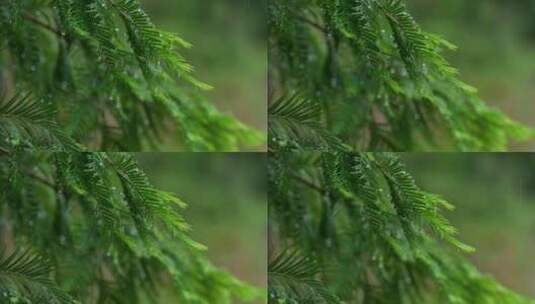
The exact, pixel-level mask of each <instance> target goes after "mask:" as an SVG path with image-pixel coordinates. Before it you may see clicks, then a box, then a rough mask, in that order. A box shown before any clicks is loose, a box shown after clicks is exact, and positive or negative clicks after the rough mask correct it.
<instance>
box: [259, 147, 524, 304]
mask: <svg viewBox="0 0 535 304" xmlns="http://www.w3.org/2000/svg"><path fill="white" fill-rule="evenodd" d="M268 170H269V171H268V173H269V198H270V201H269V219H270V225H271V227H272V230H271V231H270V234H271V236H270V239H271V240H272V246H271V248H270V252H272V254H271V256H274V254H273V252H281V251H282V252H283V254H281V255H279V256H277V257H273V258H272V262H270V270H269V271H270V286H269V295H270V300H271V301H272V302H273V303H333V302H334V303H456V304H464V303H466V304H493V303H511V304H513V303H534V302H533V301H531V300H529V299H526V298H524V297H522V296H520V295H518V294H516V293H514V292H512V291H510V290H508V289H507V288H505V287H503V286H501V285H500V284H499V283H497V282H496V281H495V280H494V279H492V278H491V277H489V276H486V275H483V274H481V273H480V272H478V271H477V269H476V268H475V267H474V266H472V265H471V264H470V263H469V262H468V261H467V260H466V259H465V258H464V257H462V256H461V255H460V254H459V253H458V252H470V251H473V248H472V247H470V246H468V245H466V244H464V243H462V242H461V241H460V240H459V239H458V238H457V236H456V233H457V232H456V230H455V228H454V227H453V226H452V225H451V224H450V223H449V221H448V220H447V219H446V218H445V217H444V215H443V214H442V212H443V210H451V209H452V208H453V205H451V204H449V203H448V202H446V201H445V200H444V199H442V198H440V197H439V196H437V195H435V194H432V193H428V192H426V191H424V190H422V189H420V188H419V187H418V186H417V184H416V182H415V181H414V179H413V178H412V177H411V175H410V174H409V173H408V172H407V170H406V168H405V167H404V165H403V164H402V163H401V161H400V160H399V158H398V157H397V156H396V155H394V154H388V153H375V154H374V153H354V154H353V153H337V154H331V153H325V152H324V153H298V154H295V153H293V154H292V153H278V154H276V155H272V156H271V158H270V161H269V166H268ZM285 252H286V253H285ZM288 252H290V253H289V254H288ZM292 252H293V253H292ZM281 269H282V270H281ZM299 299H307V301H308V302H307V301H304V302H301V301H300V300H299Z"/></svg>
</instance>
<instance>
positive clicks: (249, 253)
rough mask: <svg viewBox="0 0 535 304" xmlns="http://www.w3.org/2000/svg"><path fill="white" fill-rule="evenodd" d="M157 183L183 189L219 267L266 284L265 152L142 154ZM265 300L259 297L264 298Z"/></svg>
mask: <svg viewBox="0 0 535 304" xmlns="http://www.w3.org/2000/svg"><path fill="white" fill-rule="evenodd" d="M137 156H138V159H139V161H140V165H141V167H143V169H144V170H145V171H146V172H147V174H149V175H150V176H151V180H152V182H153V183H154V184H155V185H157V186H158V187H160V188H161V189H164V190H166V191H171V192H174V193H178V194H179V195H180V197H181V199H183V200H184V201H187V202H188V208H187V209H186V210H185V211H184V212H183V213H184V216H185V217H186V218H187V219H188V221H189V223H190V224H191V226H192V227H193V231H192V232H191V236H192V237H194V238H195V239H196V240H198V241H199V242H201V243H203V244H204V245H206V246H208V251H207V252H206V254H207V256H208V257H209V258H210V260H211V261H212V262H213V263H214V264H215V265H217V266H219V267H222V268H224V269H227V270H228V271H230V272H231V273H232V274H233V275H235V276H237V277H238V278H239V279H241V280H243V281H245V282H248V283H250V284H253V285H256V286H258V287H261V288H265V287H266V284H267V282H266V279H267V273H266V261H267V245H266V243H267V197H266V193H267V189H266V173H265V171H266V155H265V154H262V153H238V154H228V153H227V154H225V153H141V154H137ZM259 303H260V302H259Z"/></svg>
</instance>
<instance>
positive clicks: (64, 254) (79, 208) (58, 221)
mask: <svg viewBox="0 0 535 304" xmlns="http://www.w3.org/2000/svg"><path fill="white" fill-rule="evenodd" d="M0 185H1V190H0V193H1V195H0V219H1V223H4V224H3V225H2V226H1V227H0V228H1V229H0V235H1V236H2V243H3V244H1V246H2V247H5V246H7V247H8V248H10V247H15V248H28V247H32V248H35V250H37V251H38V252H40V253H42V254H43V255H44V256H47V257H48V259H44V258H39V257H37V256H35V255H33V254H32V253H22V254H21V253H17V254H14V255H12V256H11V257H7V258H5V259H3V260H2V261H3V262H0V290H4V291H7V293H8V294H9V295H10V296H12V295H15V296H18V297H21V298H27V299H30V303H41V302H39V301H37V300H34V299H35V297H43V296H44V297H47V298H50V299H51V302H48V301H47V303H56V302H58V303H65V301H67V300H66V299H68V297H67V296H64V297H60V296H61V295H64V294H68V295H70V296H71V297H72V298H73V299H77V300H79V301H81V302H82V303H146V302H147V301H149V303H161V300H158V299H159V293H161V292H162V291H163V290H162V286H172V288H171V289H172V290H173V292H174V297H175V298H176V299H177V300H179V301H180V302H181V303H182V302H183V303H199V304H203V303H215V302H217V303H231V302H232V301H233V300H236V299H241V300H248V299H252V298H255V297H256V296H258V291H257V290H256V289H254V288H252V287H249V286H248V285H246V284H244V283H242V282H240V281H238V280H237V279H236V278H234V277H233V276H231V275H230V274H228V273H225V272H223V271H222V270H219V269H218V268H216V267H215V266H213V265H212V264H211V263H210V262H209V261H208V260H207V259H206V258H205V257H204V255H203V250H204V249H205V248H204V246H203V245H201V244H199V243H197V242H195V241H193V240H192V239H190V238H189V237H188V230H189V226H188V224H187V223H186V221H185V220H184V219H183V218H182V216H181V214H180V209H181V208H184V207H185V204H184V203H183V202H182V201H181V200H180V199H179V198H177V197H176V196H175V195H174V194H171V193H168V192H164V191H161V190H159V189H157V188H155V187H154V186H152V185H151V183H150V182H149V180H148V177H147V176H146V175H145V173H144V172H143V171H142V170H141V169H140V168H139V167H138V165H137V163H136V161H135V160H134V158H133V156H132V155H129V154H119V153H117V154H113V153H68V152H56V153H14V154H8V155H5V156H2V157H0ZM52 269H54V271H53V273H52ZM53 282H57V287H56V285H54V283H53ZM0 294H1V293H0ZM215 299H217V301H216V300H215ZM53 300H54V301H56V302H53ZM2 303H3V302H2Z"/></svg>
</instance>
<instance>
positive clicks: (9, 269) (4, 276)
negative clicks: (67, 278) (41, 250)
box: [0, 250, 73, 303]
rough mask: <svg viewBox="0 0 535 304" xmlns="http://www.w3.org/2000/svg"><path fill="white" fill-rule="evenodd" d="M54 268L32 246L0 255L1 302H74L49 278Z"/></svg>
mask: <svg viewBox="0 0 535 304" xmlns="http://www.w3.org/2000/svg"><path fill="white" fill-rule="evenodd" d="M51 272H52V263H51V262H50V261H49V260H47V259H45V258H43V257H41V256H39V255H37V254H34V253H32V252H30V251H29V250H26V251H20V252H13V253H12V254H11V255H9V256H4V255H0V297H3V299H2V303H5V302H7V303H21V302H23V303H43V302H46V303H73V301H72V300H71V299H70V298H69V297H68V296H67V295H66V294H65V293H63V292H62V291H61V290H60V289H59V288H58V287H57V286H56V285H55V284H54V282H53V281H52V280H51V279H50V273H51ZM6 298H7V299H6Z"/></svg>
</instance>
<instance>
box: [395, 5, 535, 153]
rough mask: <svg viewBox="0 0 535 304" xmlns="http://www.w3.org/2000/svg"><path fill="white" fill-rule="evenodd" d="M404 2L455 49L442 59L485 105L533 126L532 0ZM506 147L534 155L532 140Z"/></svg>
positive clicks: (534, 31) (534, 14)
mask: <svg viewBox="0 0 535 304" xmlns="http://www.w3.org/2000/svg"><path fill="white" fill-rule="evenodd" d="M405 2H406V3H407V5H408V7H409V10H410V12H411V13H412V14H413V16H414V17H415V19H416V21H417V22H418V23H419V24H420V25H421V26H422V28H423V29H424V30H425V31H428V32H432V33H435V34H440V35H442V36H443V37H444V38H446V40H448V41H450V42H453V43H454V44H456V45H457V46H458V47H459V49H458V50H457V51H455V52H448V53H446V57H447V58H448V59H449V60H450V62H451V63H452V64H453V66H455V67H456V68H458V69H459V70H460V72H461V78H462V79H463V80H464V81H465V82H467V83H468V84H470V85H472V86H474V87H476V88H478V89H479V92H480V96H481V97H482V98H483V99H484V100H485V101H486V102H487V103H488V104H490V105H492V106H495V107H497V108H499V109H501V110H502V111H504V112H505V113H507V114H508V115H509V116H510V117H512V118H514V119H515V120H518V121H520V122H523V123H525V124H527V125H529V126H532V127H533V126H535V1H533V0H514V1H510V0H448V1H439V0H405ZM510 148H511V150H513V151H514V150H516V151H518V150H522V151H527V150H529V151H533V150H535V140H532V141H531V142H527V143H513V144H512V145H511V147H510Z"/></svg>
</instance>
